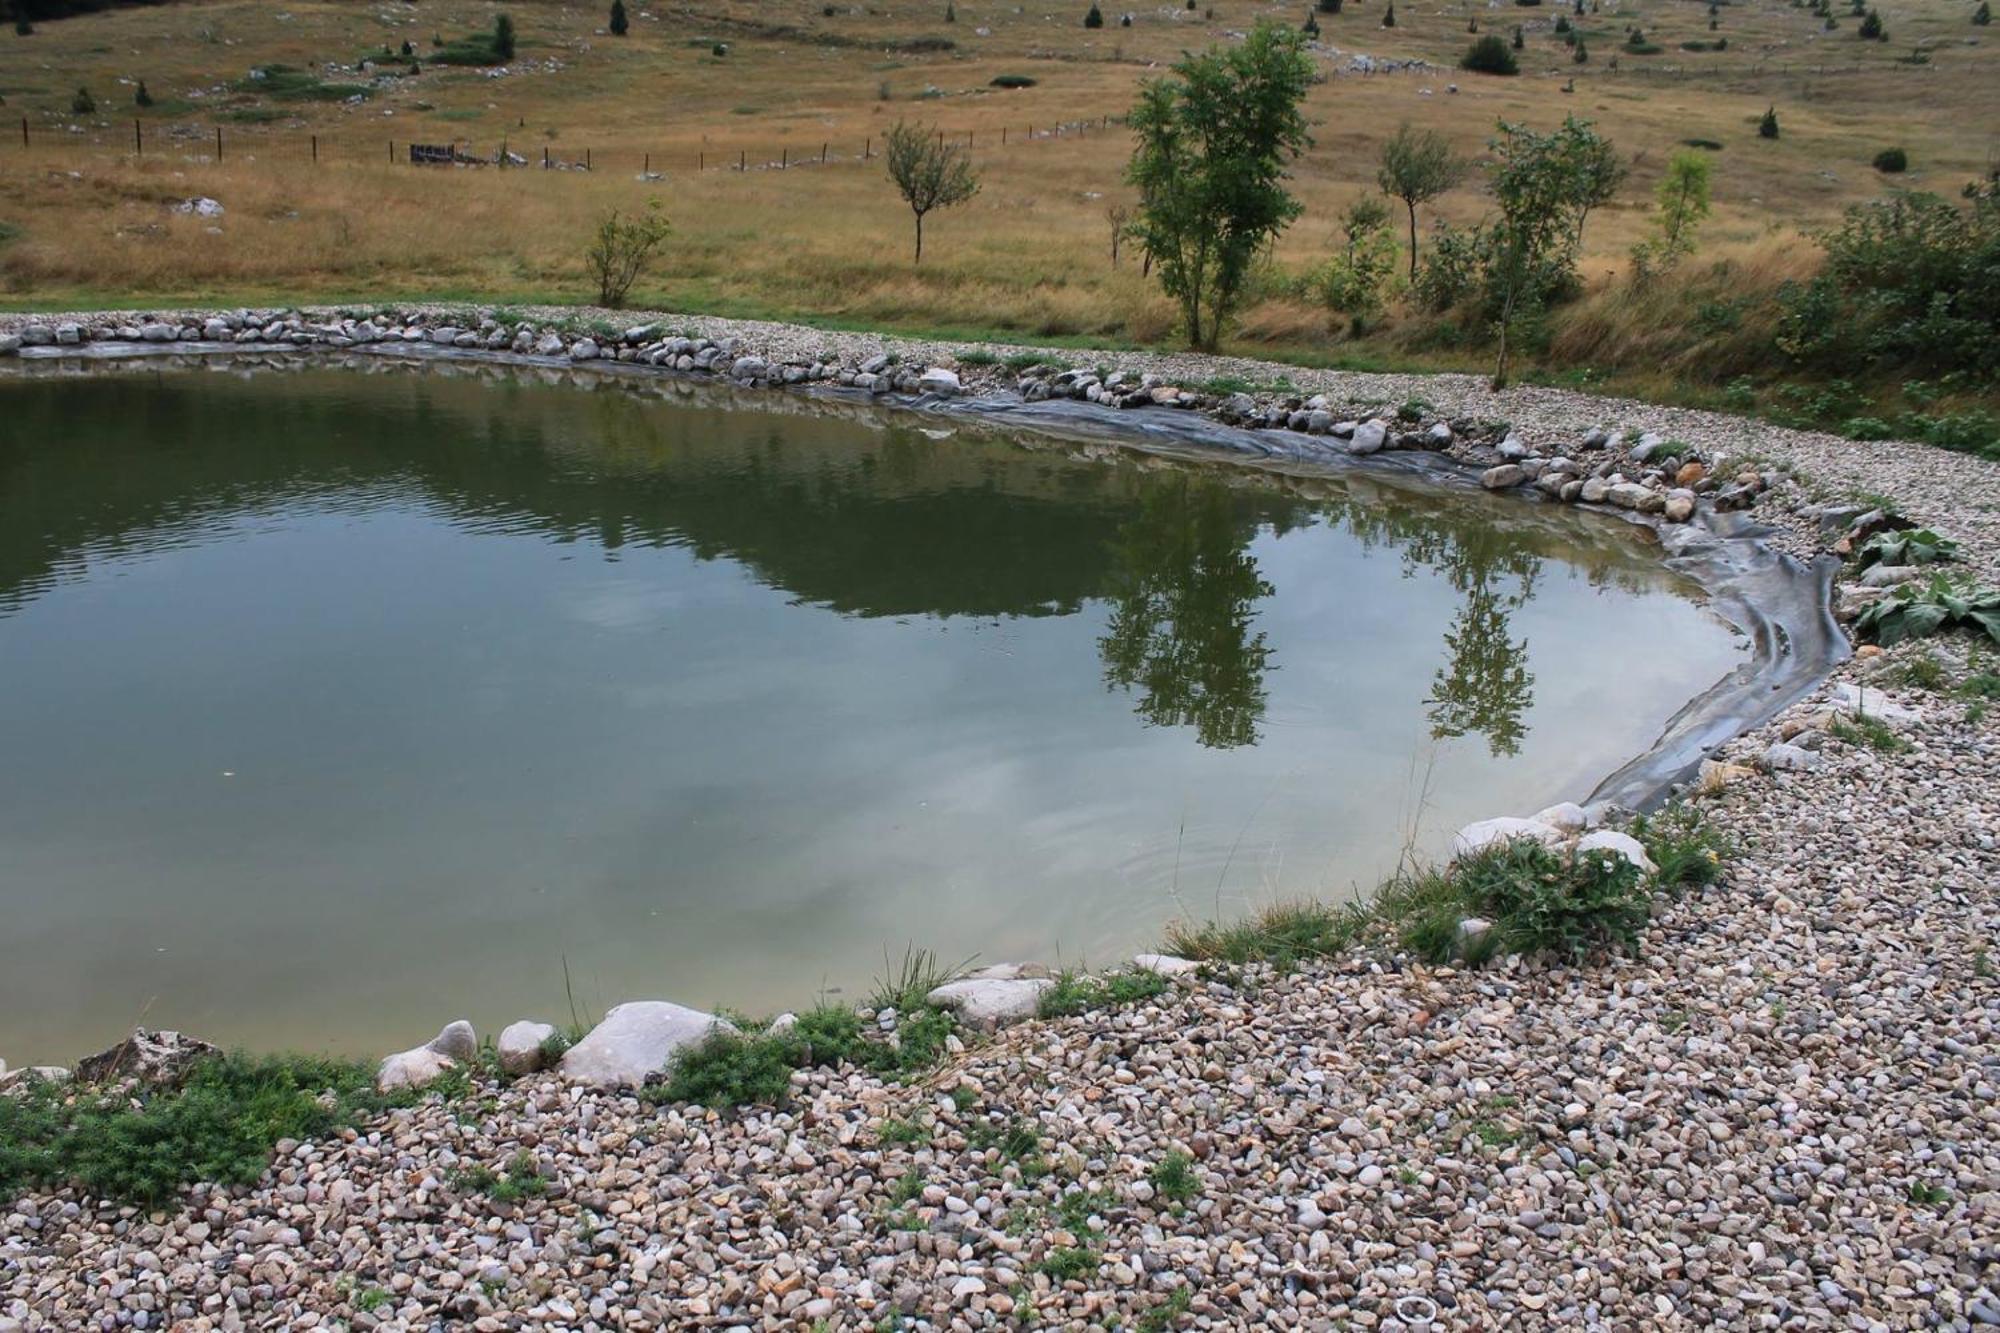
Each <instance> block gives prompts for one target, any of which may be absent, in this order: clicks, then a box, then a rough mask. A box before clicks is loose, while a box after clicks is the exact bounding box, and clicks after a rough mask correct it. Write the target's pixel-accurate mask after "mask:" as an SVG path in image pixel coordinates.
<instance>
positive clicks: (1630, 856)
mask: <svg viewBox="0 0 2000 1333" xmlns="http://www.w3.org/2000/svg"><path fill="white" fill-rule="evenodd" d="M1576 850H1577V854H1578V855H1582V854H1583V853H1584V852H1611V853H1613V854H1614V855H1617V856H1622V857H1624V858H1625V859H1626V860H1627V861H1630V862H1631V863H1632V864H1633V865H1635V866H1637V867H1639V869H1640V870H1642V871H1644V872H1645V873H1646V874H1648V875H1650V874H1652V873H1653V872H1654V871H1656V870H1658V869H1659V867H1658V866H1656V865H1654V864H1653V858H1652V857H1650V856H1648V855H1646V849H1645V847H1644V846H1643V845H1641V843H1640V842H1639V840H1638V839H1637V838H1635V837H1633V836H1632V835H1631V834H1629V833H1620V832H1618V831H1617V830H1616V829H1608V828H1602V829H1598V830H1597V831H1596V832H1595V833H1586V834H1584V835H1583V836H1582V837H1581V838H1578V839H1577V840H1576Z"/></svg>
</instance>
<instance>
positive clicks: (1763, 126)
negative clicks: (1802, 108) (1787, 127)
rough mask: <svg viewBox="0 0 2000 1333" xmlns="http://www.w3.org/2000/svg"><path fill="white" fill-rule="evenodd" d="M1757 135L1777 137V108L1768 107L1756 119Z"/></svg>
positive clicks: (1770, 137)
mask: <svg viewBox="0 0 2000 1333" xmlns="http://www.w3.org/2000/svg"><path fill="white" fill-rule="evenodd" d="M1757 137H1758V138H1760V139H1775V138H1777V137H1778V108H1776V107H1769V108H1767V109H1766V110H1765V112H1764V114H1763V115H1762V116H1760V117H1758V119H1757Z"/></svg>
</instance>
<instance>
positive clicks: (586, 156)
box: [583, 148, 590, 171]
mask: <svg viewBox="0 0 2000 1333" xmlns="http://www.w3.org/2000/svg"><path fill="white" fill-rule="evenodd" d="M583 169H584V170H585V171H589V170H590V150H589V149H588V148H586V149H584V150H583Z"/></svg>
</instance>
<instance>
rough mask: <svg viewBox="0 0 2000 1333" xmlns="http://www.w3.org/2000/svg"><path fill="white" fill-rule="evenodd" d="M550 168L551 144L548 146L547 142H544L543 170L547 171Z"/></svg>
mask: <svg viewBox="0 0 2000 1333" xmlns="http://www.w3.org/2000/svg"><path fill="white" fill-rule="evenodd" d="M548 169H549V146H548V145H547V144H543V145H542V170H543V171H547V170H548Z"/></svg>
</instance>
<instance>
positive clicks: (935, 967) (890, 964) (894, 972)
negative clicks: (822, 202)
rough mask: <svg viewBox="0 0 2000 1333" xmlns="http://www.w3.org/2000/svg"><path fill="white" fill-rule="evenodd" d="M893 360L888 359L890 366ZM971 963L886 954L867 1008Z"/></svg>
mask: <svg viewBox="0 0 2000 1333" xmlns="http://www.w3.org/2000/svg"><path fill="white" fill-rule="evenodd" d="M894 359H895V358H893V357H892V358H891V361H892V363H893V361H894ZM972 961H973V960H972V959H970V958H968V959H966V960H965V961H964V962H962V963H957V964H954V965H952V966H949V967H947V966H946V965H945V964H944V963H943V961H942V960H940V959H939V957H938V955H937V954H935V953H933V952H931V951H930V950H929V949H919V948H917V947H916V946H915V945H910V946H908V947H906V948H905V949H904V950H903V957H902V959H901V960H900V961H896V960H892V959H891V958H890V957H889V955H888V954H887V952H886V951H885V952H884V953H883V955H882V964H883V972H882V975H881V976H879V977H877V978H875V989H874V990H873V991H872V992H871V993H870V994H869V996H868V1007H869V1008H870V1009H894V1010H895V1011H896V1012H898V1013H901V1012H903V1011H904V1010H906V1009H921V1008H923V1007H924V1006H925V1005H927V1004H929V1003H930V1000H929V996H930V993H931V992H932V991H934V990H936V989H937V988H938V987H939V986H943V985H946V984H948V983H950V982H953V981H956V980H958V979H959V978H960V977H962V976H964V975H965V970H966V969H967V968H968V967H970V966H972Z"/></svg>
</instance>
